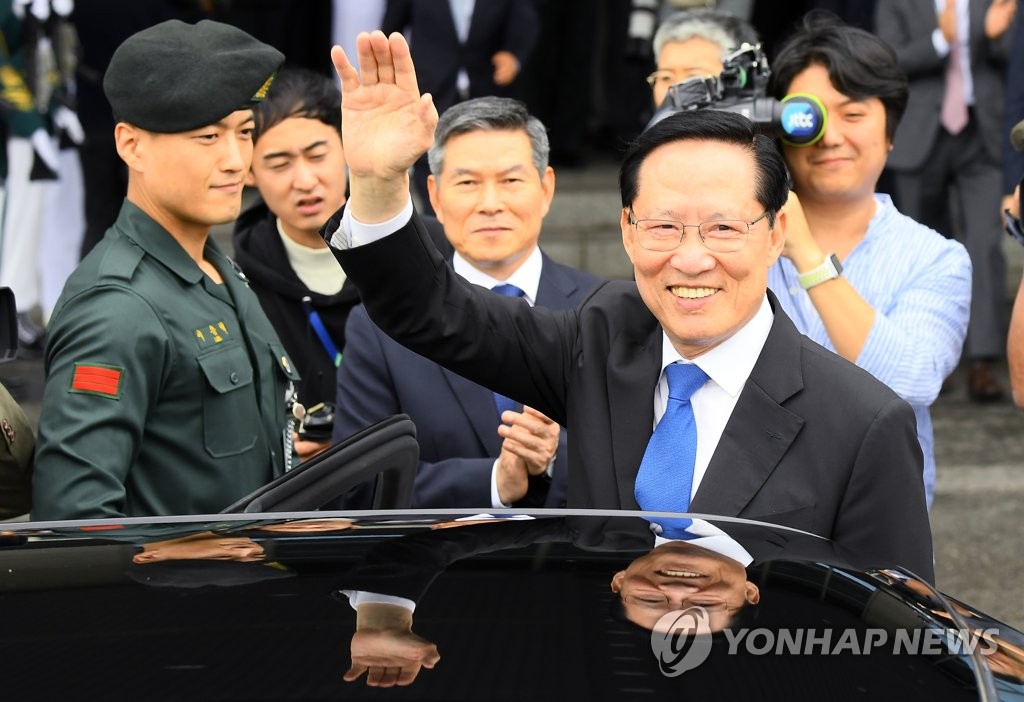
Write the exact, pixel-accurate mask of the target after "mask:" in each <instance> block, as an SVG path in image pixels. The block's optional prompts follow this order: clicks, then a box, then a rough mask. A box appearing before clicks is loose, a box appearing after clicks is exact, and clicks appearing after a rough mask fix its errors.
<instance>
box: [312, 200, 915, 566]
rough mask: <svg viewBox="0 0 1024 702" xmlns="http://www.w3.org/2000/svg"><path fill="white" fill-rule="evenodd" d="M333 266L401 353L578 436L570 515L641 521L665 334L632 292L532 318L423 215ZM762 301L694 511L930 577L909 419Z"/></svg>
mask: <svg viewBox="0 0 1024 702" xmlns="http://www.w3.org/2000/svg"><path fill="white" fill-rule="evenodd" d="M336 228H337V227H336V226H333V223H328V225H327V227H326V230H327V231H332V232H333V231H334V230H335V229H336ZM335 254H336V255H337V256H338V259H339V260H340V261H341V263H342V266H343V267H344V268H345V270H346V272H347V273H348V275H349V276H350V277H351V278H352V280H353V282H355V284H356V286H357V287H358V288H359V290H360V293H361V295H362V299H363V301H364V303H365V305H366V308H367V311H368V312H369V314H370V317H371V318H372V319H373V320H374V321H375V322H376V323H377V324H378V325H379V326H380V327H381V328H382V329H386V330H387V331H388V333H389V334H390V335H391V336H392V337H394V338H396V339H398V340H400V341H401V342H402V343H403V344H404V345H405V346H407V347H408V348H411V349H412V350H414V351H417V352H419V353H423V354H424V355H428V356H430V357H431V358H432V359H434V360H436V361H437V362H438V363H441V364H442V365H444V366H445V367H447V368H449V369H450V370H453V371H455V372H457V373H459V374H460V375H463V376H465V377H467V378H471V379H473V380H475V381H477V382H479V383H480V384H482V385H486V386H488V387H491V388H492V389H494V390H495V391H497V392H501V393H502V394H504V395H507V396H509V397H512V398H514V399H516V400H519V401H521V402H523V403H525V404H528V405H530V406H532V407H536V408H537V409H539V410H540V411H542V412H544V413H545V414H547V415H548V416H549V417H551V418H552V419H554V420H555V421H557V422H559V423H560V424H563V425H564V426H566V427H568V430H569V433H570V435H571V436H572V437H573V441H572V445H571V446H570V448H569V494H568V506H569V507H593V508H603V509H637V508H638V505H637V503H636V499H635V498H634V496H633V486H634V482H635V478H636V474H637V471H638V469H639V465H640V461H641V459H642V457H643V453H644V449H645V448H646V445H647V441H648V439H649V438H650V436H651V433H652V431H653V424H654V406H653V405H654V402H653V393H654V387H655V384H656V383H657V382H658V378H659V374H660V371H661V339H662V330H661V327H660V325H659V324H658V322H657V320H656V319H655V318H654V316H653V315H652V314H651V313H650V311H649V310H648V308H647V306H646V305H645V304H644V302H643V300H642V299H641V297H640V294H639V292H638V290H637V287H636V284H635V283H632V282H626V281H613V282H608V283H603V284H601V285H599V286H598V287H597V288H596V289H595V290H594V292H592V293H591V294H590V295H589V296H588V297H587V299H586V300H584V301H583V303H582V304H581V305H580V306H579V307H578V308H577V309H576V310H573V311H564V312H557V311H552V310H546V309H542V308H530V307H529V305H527V304H526V303H525V302H524V301H523V300H517V299H510V298H504V297H502V296H499V295H492V294H490V293H487V292H486V291H483V290H480V289H479V288H475V287H474V286H472V285H468V284H466V283H465V282H464V281H463V280H462V279H461V278H459V277H458V276H456V275H454V274H452V273H451V271H450V269H449V268H448V266H447V265H446V264H445V262H444V259H443V258H442V257H441V256H440V254H438V253H437V251H436V250H435V249H434V247H433V246H432V245H431V244H430V242H429V240H428V239H427V238H426V233H425V230H424V229H423V225H422V224H421V222H420V221H419V219H418V217H416V216H415V215H414V216H413V219H412V220H411V221H410V223H409V224H408V225H406V226H405V227H403V228H402V229H401V230H399V231H398V232H396V233H395V234H393V235H391V236H388V237H385V238H384V239H381V240H380V241H377V242H374V243H372V244H368V245H365V246H360V247H357V248H354V249H349V250H347V251H337V250H336V251H335ZM766 294H767V295H768V299H769V301H770V302H771V303H772V307H773V308H774V312H775V316H774V321H773V324H772V328H771V331H770V333H769V335H768V339H767V341H766V343H765V346H764V348H763V350H762V351H761V354H760V356H759V357H758V360H757V362H756V363H755V365H754V369H753V371H752V373H751V376H750V378H749V379H748V380H747V383H746V385H745V387H744V389H743V391H742V393H741V395H740V398H739V400H738V402H737V404H736V407H735V409H734V410H733V413H732V416H731V417H730V419H729V422H728V423H727V425H726V427H725V431H724V433H723V434H722V438H721V441H720V442H719V444H718V447H717V449H716V451H715V453H714V455H713V456H712V459H711V463H710V465H709V466H708V469H707V472H706V474H705V475H704V478H703V480H702V481H701V484H700V487H699V489H698V490H697V492H696V494H695V495H694V498H693V500H692V501H691V505H690V507H691V510H692V511H693V512H698V513H707V514H717V515H724V516H740V517H747V518H751V519H762V520H764V521H770V522H776V523H782V524H786V525H788V526H793V527H797V528H802V529H804V530H806V531H810V532H812V533H815V534H819V535H821V536H825V537H828V538H831V539H833V540H834V541H836V542H837V545H839V546H840V547H842V548H843V549H845V550H846V551H847V552H849V553H851V554H854V555H855V556H858V557H861V558H862V559H863V560H865V561H870V562H875V563H892V564H893V565H902V566H905V567H908V568H910V569H911V570H914V571H915V572H919V573H930V572H931V570H932V548H931V533H930V528H929V524H928V514H927V510H926V508H925V499H924V487H923V480H922V456H921V448H920V444H919V443H918V441H917V432H916V425H915V420H914V413H913V411H912V410H911V408H910V405H908V404H907V403H906V402H905V401H904V400H902V399H900V398H899V397H898V396H897V395H896V394H895V393H894V392H892V391H891V390H890V389H889V388H887V387H886V386H884V385H883V384H882V383H880V382H879V381H878V380H876V379H875V378H874V377H872V376H871V375H870V374H869V373H867V372H865V371H863V370H862V369H860V368H857V367H856V366H854V365H853V364H852V363H849V362H847V361H845V360H843V359H842V358H840V357H839V356H837V355H835V354H834V353H832V352H830V351H826V350H825V349H824V348H822V347H821V346H819V345H817V344H815V343H814V342H812V341H810V340H809V339H807V338H806V337H804V336H802V335H800V334H799V333H798V332H797V331H796V328H795V327H794V326H793V324H792V322H791V321H790V320H789V318H788V317H786V315H785V313H784V312H783V311H782V309H781V307H780V306H779V305H778V302H777V300H776V299H775V298H774V296H773V295H772V294H771V293H770V292H766Z"/></svg>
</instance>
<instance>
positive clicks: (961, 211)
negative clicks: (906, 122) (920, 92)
mask: <svg viewBox="0 0 1024 702" xmlns="http://www.w3.org/2000/svg"><path fill="white" fill-rule="evenodd" d="M894 180H895V184H896V198H895V199H896V204H897V207H899V209H900V211H901V212H903V214H905V215H907V216H909V217H913V218H914V219H916V220H917V221H918V222H921V223H922V224H925V225H927V226H929V227H931V228H932V229H935V230H936V231H938V232H940V233H942V234H944V235H946V236H947V237H953V236H955V237H956V238H957V239H958V240H959V241H960V242H962V243H963V245H964V246H965V247H966V248H967V253H968V254H969V255H970V257H971V267H972V273H973V274H972V285H971V323H970V326H969V327H968V330H967V345H966V351H967V356H968V357H969V358H971V359H995V358H1000V357H1001V356H1002V355H1003V352H1004V349H1005V348H1006V336H1005V326H1004V322H1003V318H1004V316H1005V308H1006V302H1007V297H1006V261H1005V259H1004V256H1003V246H1002V244H1003V236H1004V235H1003V225H1002V221H1001V219H1000V214H999V207H1000V203H1001V200H1002V189H1003V180H1002V170H1001V168H1000V164H999V163H998V162H997V161H996V160H995V159H993V158H992V157H991V156H990V155H989V154H988V152H987V151H985V146H984V144H983V143H982V140H981V135H980V134H979V133H978V128H977V123H976V122H975V120H973V119H972V120H971V121H970V122H969V123H968V125H967V127H966V128H965V129H964V130H963V131H962V132H960V133H959V134H956V135H953V134H949V133H948V132H946V131H945V130H944V129H943V130H940V132H939V135H938V137H937V138H936V140H935V144H934V145H933V147H932V151H931V154H930V155H929V157H928V159H927V161H925V163H924V165H923V166H921V168H919V169H917V170H915V171H894Z"/></svg>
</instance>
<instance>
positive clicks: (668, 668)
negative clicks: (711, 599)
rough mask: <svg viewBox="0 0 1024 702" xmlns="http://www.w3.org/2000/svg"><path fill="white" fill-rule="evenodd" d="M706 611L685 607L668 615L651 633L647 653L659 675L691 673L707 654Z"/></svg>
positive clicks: (708, 628) (705, 658)
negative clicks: (649, 653)
mask: <svg viewBox="0 0 1024 702" xmlns="http://www.w3.org/2000/svg"><path fill="white" fill-rule="evenodd" d="M708 620H709V617H708V613H707V610H705V609H704V608H703V607H689V608H688V609H684V610H676V611H673V612H669V613H668V614H666V615H665V616H663V617H662V618H661V619H659V620H658V623H657V624H655V625H654V630H653V631H651V650H652V651H653V652H654V656H655V658H657V659H658V667H659V668H660V669H661V674H662V675H664V676H666V677H669V678H674V677H676V676H677V675H682V674H683V673H685V672H686V671H688V670H693V669H694V668H696V667H697V666H699V665H700V664H701V663H703V662H704V661H705V660H707V657H708V655H709V654H710V653H711V636H709V635H708V634H709V633H710V631H711V627H710V625H709V621H708Z"/></svg>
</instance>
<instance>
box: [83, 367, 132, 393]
mask: <svg viewBox="0 0 1024 702" xmlns="http://www.w3.org/2000/svg"><path fill="white" fill-rule="evenodd" d="M122 373H124V369H123V368H117V367H116V366H96V365H89V364H85V363H76V364H75V375H74V377H72V378H71V392H84V393H89V394H92V395H100V396H102V397H112V398H115V399H116V398H117V397H118V396H119V394H120V392H121V390H120V388H121V374H122Z"/></svg>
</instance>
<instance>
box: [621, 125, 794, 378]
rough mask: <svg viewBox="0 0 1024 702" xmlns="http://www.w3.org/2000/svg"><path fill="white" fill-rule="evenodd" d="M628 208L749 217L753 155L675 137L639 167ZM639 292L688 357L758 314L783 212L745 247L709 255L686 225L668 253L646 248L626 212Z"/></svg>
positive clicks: (695, 217) (644, 214)
mask: <svg viewBox="0 0 1024 702" xmlns="http://www.w3.org/2000/svg"><path fill="white" fill-rule="evenodd" d="M638 176H639V181H638V182H639V187H638V190H637V195H636V198H635V199H634V200H633V204H632V209H633V213H634V216H635V217H636V218H637V219H674V220H678V221H680V222H683V223H685V224H698V223H699V222H703V221H706V220H709V219H734V220H740V219H741V220H745V221H747V222H750V221H751V220H753V219H755V218H756V217H758V216H759V215H761V214H762V213H763V212H764V209H765V208H764V206H763V205H762V204H761V203H759V202H758V201H757V200H756V199H755V198H754V192H755V180H754V176H755V166H754V159H753V156H752V155H751V154H750V152H748V151H747V150H745V149H744V148H742V147H740V146H736V145H733V144H726V143H722V142H716V141H705V140H699V141H698V140H684V141H673V142H670V143H667V144H664V145H662V146H659V147H657V148H656V149H655V150H654V151H652V152H651V153H650V154H649V155H648V156H647V158H646V159H645V160H644V161H643V163H642V164H641V165H640V169H639V173H638ZM620 226H621V230H622V243H623V245H624V246H625V248H626V253H627V255H628V256H629V260H630V261H631V262H632V263H633V271H634V275H635V277H636V284H637V287H638V288H639V291H640V295H641V297H643V300H644V302H645V303H646V304H647V307H648V308H649V309H650V310H651V312H652V313H653V314H654V316H655V317H657V319H658V321H659V322H660V323H661V326H662V328H663V329H664V330H665V332H666V334H667V335H668V338H669V340H670V341H671V342H672V345H673V346H674V347H675V349H676V350H677V351H679V353H680V354H682V355H683V356H684V357H685V358H694V357H695V356H699V355H700V354H702V353H704V352H706V351H708V350H709V349H711V348H714V347H715V346H717V345H718V344H720V343H722V341H724V340H725V339H728V338H729V337H730V336H732V335H733V334H734V333H736V331H737V330H739V329H740V328H741V327H742V326H743V325H744V324H746V323H747V322H748V321H750V319H751V318H753V316H754V315H755V314H756V313H757V310H758V308H759V307H760V306H761V302H762V301H763V300H764V297H765V291H766V290H767V286H768V269H769V268H770V267H771V266H772V264H774V263H775V261H776V259H778V257H779V254H780V253H781V251H782V245H783V243H784V242H785V213H784V212H780V213H779V214H778V215H777V216H776V219H775V225H774V227H772V228H769V224H768V218H767V217H765V218H763V219H761V220H760V221H759V222H757V223H756V224H753V225H751V227H750V235H749V237H748V240H747V244H746V246H745V247H744V248H742V249H740V250H739V251H734V252H732V253H714V252H712V251H709V250H708V249H707V248H706V247H705V246H704V244H703V243H702V242H701V240H700V237H699V236H698V234H697V230H696V229H695V228H693V227H687V229H686V235H685V237H684V238H683V241H682V243H681V244H680V245H679V246H678V247H677V248H676V249H675V250H673V251H666V252H658V251H648V250H647V249H644V248H643V247H641V246H640V244H639V243H638V241H637V232H636V228H635V227H634V226H633V225H631V224H630V223H629V220H628V212H627V210H625V209H624V210H623V211H622V219H621V222H620Z"/></svg>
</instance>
